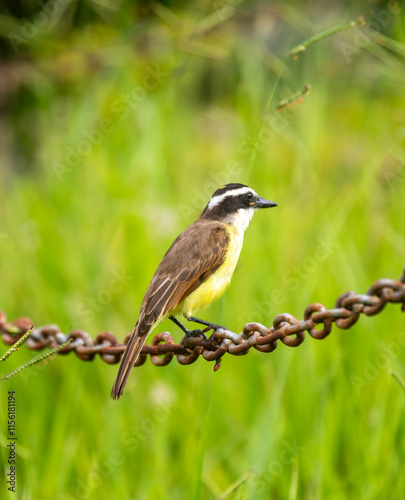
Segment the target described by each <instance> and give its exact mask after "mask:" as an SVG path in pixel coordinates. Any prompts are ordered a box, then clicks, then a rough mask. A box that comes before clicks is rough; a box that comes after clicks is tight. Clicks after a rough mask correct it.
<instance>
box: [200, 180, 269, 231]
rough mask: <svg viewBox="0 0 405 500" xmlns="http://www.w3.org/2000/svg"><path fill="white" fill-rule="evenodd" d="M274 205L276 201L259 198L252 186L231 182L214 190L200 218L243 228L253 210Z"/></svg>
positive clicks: (245, 226)
mask: <svg viewBox="0 0 405 500" xmlns="http://www.w3.org/2000/svg"><path fill="white" fill-rule="evenodd" d="M276 206H277V203H274V201H270V200H266V199H265V198H261V197H260V196H259V195H258V194H257V193H256V191H254V190H253V189H252V188H250V187H248V186H245V185H244V184H237V183H232V184H226V185H225V186H222V187H220V188H219V189H217V190H216V191H215V193H214V194H213V195H212V197H211V199H210V201H209V202H208V205H207V206H206V207H205V208H204V211H203V213H202V214H201V217H200V218H202V219H209V220H217V221H220V222H225V223H228V224H232V225H234V226H236V227H238V228H240V229H243V230H245V229H246V228H247V226H248V225H249V222H250V220H251V219H252V217H253V214H254V212H255V210H257V209H258V208H271V207H276Z"/></svg>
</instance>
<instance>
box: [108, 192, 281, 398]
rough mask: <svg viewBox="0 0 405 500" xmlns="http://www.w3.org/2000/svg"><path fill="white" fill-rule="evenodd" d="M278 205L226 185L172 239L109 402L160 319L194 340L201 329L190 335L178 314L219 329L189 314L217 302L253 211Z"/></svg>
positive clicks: (240, 246)
mask: <svg viewBox="0 0 405 500" xmlns="http://www.w3.org/2000/svg"><path fill="white" fill-rule="evenodd" d="M276 206H277V203H274V202H272V201H269V200H265V199H264V198H260V196H258V195H257V193H256V192H255V191H253V189H251V188H249V187H248V186H245V185H244V184H236V183H234V184H227V185H225V186H222V187H221V188H219V189H217V190H216V191H215V193H214V194H213V195H212V197H211V199H210V201H209V203H208V205H207V206H206V207H205V209H204V211H203V212H202V214H201V215H200V217H199V218H198V219H197V220H196V221H195V222H193V224H191V225H190V226H189V227H188V228H187V229H186V230H184V231H183V232H182V233H181V234H180V235H179V236H178V237H177V238H176V239H175V240H174V242H173V243H172V245H171V247H170V248H169V250H168V251H167V252H166V254H165V256H164V257H163V259H162V261H161V262H160V264H159V266H158V268H157V269H156V272H155V274H154V276H153V278H152V281H151V282H150V284H149V286H148V288H147V290H146V293H145V297H144V299H143V301H142V305H141V310H140V312H139V318H138V322H137V324H136V326H135V328H134V331H133V333H132V335H131V337H130V339H129V341H128V344H127V345H126V348H125V352H124V355H123V357H122V360H121V364H120V367H119V369H118V373H117V377H116V379H115V382H114V386H113V388H112V391H111V397H112V398H114V399H116V398H119V397H120V396H121V395H122V393H123V390H124V387H125V385H126V383H127V380H128V377H129V374H130V372H131V370H132V368H133V366H134V364H135V362H136V360H137V359H138V356H139V353H140V351H141V349H142V346H143V345H144V343H145V340H146V337H147V336H148V335H149V333H151V332H152V330H153V329H154V328H156V327H157V326H158V324H159V323H160V322H161V321H163V320H164V319H166V318H170V319H171V320H172V321H173V322H174V323H176V324H177V325H178V326H179V327H180V328H181V329H182V330H183V331H184V332H185V333H186V335H198V334H201V330H194V331H190V330H188V329H187V328H186V327H185V326H184V325H182V323H180V322H179V321H178V320H177V319H176V318H175V316H176V315H181V314H182V315H183V316H184V317H185V318H186V319H187V320H188V321H192V322H194V323H199V324H202V325H204V326H205V327H209V328H212V329H214V330H215V329H216V328H219V325H217V324H215V323H210V322H208V321H204V320H201V319H198V318H195V317H194V316H193V314H194V313H195V312H196V311H198V310H200V309H202V308H203V307H206V306H208V305H209V304H211V302H213V301H214V300H215V299H217V298H218V297H220V296H221V295H222V293H223V292H224V291H225V288H226V287H227V286H228V284H229V282H230V280H231V278H232V274H233V272H234V270H235V266H236V264H237V262H238V258H239V254H240V251H241V249H242V243H243V235H244V232H245V230H246V228H247V227H248V225H249V222H250V220H251V219H252V217H253V214H254V212H255V210H256V209H258V208H268V207H276Z"/></svg>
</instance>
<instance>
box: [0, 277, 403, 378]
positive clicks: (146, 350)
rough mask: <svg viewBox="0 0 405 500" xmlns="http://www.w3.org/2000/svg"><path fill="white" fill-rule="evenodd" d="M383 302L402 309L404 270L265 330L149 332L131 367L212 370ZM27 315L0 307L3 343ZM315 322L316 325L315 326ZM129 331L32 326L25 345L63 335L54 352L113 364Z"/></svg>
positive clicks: (54, 341) (318, 333)
mask: <svg viewBox="0 0 405 500" xmlns="http://www.w3.org/2000/svg"><path fill="white" fill-rule="evenodd" d="M388 302H391V303H394V304H396V303H400V304H402V308H401V310H402V312H405V269H404V274H403V275H402V277H401V278H400V279H399V280H398V281H396V280H393V279H380V280H378V281H376V282H375V283H374V284H373V285H372V286H371V287H370V289H369V290H368V292H367V293H366V294H365V295H359V294H356V293H355V292H346V293H343V294H342V295H340V296H339V297H338V299H337V301H336V304H335V307H334V308H333V309H326V307H325V306H324V305H323V304H320V303H318V302H317V303H314V304H311V305H309V306H308V307H307V308H306V309H305V311H304V319H303V320H301V321H298V319H296V318H295V317H294V316H292V315H291V314H288V313H283V314H278V315H277V316H276V317H275V318H274V320H273V326H272V327H271V328H267V327H265V326H263V325H261V324H260V323H247V324H246V325H245V326H244V327H243V331H242V333H240V334H237V333H234V332H231V331H229V330H225V329H219V330H216V331H215V332H214V334H213V335H212V338H211V339H210V340H207V339H205V338H203V337H202V336H200V337H189V338H186V337H183V339H182V340H181V342H180V344H175V343H174V340H173V337H172V336H171V335H170V333H168V332H162V333H159V334H158V335H155V336H154V337H153V339H152V342H151V344H150V345H145V346H144V347H143V349H142V352H141V355H140V356H139V358H138V361H137V362H136V365H135V366H140V365H143V364H144V363H145V361H146V358H147V356H148V355H149V356H150V359H151V361H152V363H153V364H154V365H156V366H165V365H167V364H169V363H170V361H171V360H172V358H173V356H174V355H176V357H177V361H178V362H179V363H180V364H182V365H189V364H191V363H194V362H195V361H196V360H197V358H198V357H199V356H202V357H203V358H204V359H205V360H207V361H216V365H215V368H214V369H215V370H217V369H218V368H219V366H220V362H221V358H222V356H223V355H224V354H225V353H227V352H228V353H229V354H233V355H234V356H240V355H242V354H246V353H247V352H248V351H249V349H250V348H251V347H254V348H255V349H257V350H258V351H260V352H272V351H274V350H275V349H276V348H277V345H278V341H279V340H280V341H281V342H282V343H283V344H285V345H287V346H290V347H296V346H298V345H300V344H302V342H304V340H305V332H308V333H309V335H310V336H311V337H312V338H314V339H324V338H325V337H327V336H328V335H329V334H330V332H331V330H332V325H333V323H335V324H336V326H337V327H338V328H342V329H348V328H351V327H352V326H353V325H354V324H355V323H356V322H357V320H358V319H359V317H360V314H365V315H366V316H373V315H374V314H378V313H379V312H381V311H382V310H383V309H384V307H385V306H386V304H387V303H388ZM32 324H33V323H32V321H31V320H30V319H29V318H18V319H16V320H14V321H12V322H10V323H9V322H7V318H6V315H5V313H4V312H2V311H0V333H1V335H2V338H3V342H4V343H6V344H8V345H12V344H14V343H15V342H17V340H18V339H19V338H20V337H21V336H22V335H24V333H26V332H27V331H28V330H29V329H30V328H31V327H32ZM319 326H321V327H322V328H321V329H318V328H316V327H319ZM130 335H131V334H128V335H127V336H126V337H125V340H124V344H120V343H119V342H118V340H117V339H116V337H115V336H114V335H113V334H112V333H109V332H101V333H100V334H99V335H97V337H96V338H95V340H93V339H92V338H91V337H90V335H89V334H88V333H86V332H85V331H83V330H73V331H72V332H71V333H69V334H64V333H62V332H61V331H60V329H59V328H58V327H57V326H56V325H48V326H42V327H38V328H33V329H32V333H31V335H30V336H29V337H28V340H27V342H26V345H27V347H28V348H29V349H32V350H39V349H43V348H45V347H49V348H51V349H53V348H55V347H57V346H60V345H61V344H63V343H65V342H67V341H68V340H69V339H73V341H72V342H71V343H70V344H69V345H68V346H66V347H64V348H63V349H61V350H60V351H59V353H58V354H68V353H69V352H71V351H75V353H76V354H77V356H78V357H79V358H80V359H82V360H83V361H92V360H93V359H94V356H95V355H96V354H98V355H99V356H100V357H101V359H102V360H103V361H104V362H106V363H108V364H115V363H119V361H120V358H121V355H122V354H123V352H124V350H125V345H126V343H127V342H128V340H129V337H130Z"/></svg>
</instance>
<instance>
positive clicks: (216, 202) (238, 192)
mask: <svg viewBox="0 0 405 500" xmlns="http://www.w3.org/2000/svg"><path fill="white" fill-rule="evenodd" d="M247 193H252V194H254V195H256V196H257V193H255V192H254V191H253V189H252V188H250V187H243V188H239V189H232V190H231V191H226V192H225V193H223V194H219V195H217V196H214V197H213V198H211V199H210V201H209V203H208V207H207V208H208V210H209V209H210V208H213V207H215V206H217V205H219V204H220V203H221V202H222V201H223V200H224V199H225V198H229V197H230V196H232V197H234V196H239V195H241V194H247Z"/></svg>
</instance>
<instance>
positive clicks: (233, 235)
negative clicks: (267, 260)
mask: <svg viewBox="0 0 405 500" xmlns="http://www.w3.org/2000/svg"><path fill="white" fill-rule="evenodd" d="M226 232H227V233H228V236H229V245H228V250H227V252H226V255H225V260H224V263H223V264H222V265H221V267H219V268H218V269H217V270H216V271H215V273H214V274H212V275H211V276H210V277H209V278H208V279H207V281H205V282H204V283H202V284H201V285H200V286H199V287H198V288H197V289H196V290H195V291H194V292H193V293H191V294H190V295H189V296H188V297H187V298H186V299H185V300H184V301H183V302H182V303H181V304H179V306H178V308H177V310H176V313H181V314H184V315H186V316H191V315H193V314H194V313H195V312H196V311H198V310H200V309H202V308H203V307H207V306H208V305H210V304H211V302H213V301H214V300H216V299H218V298H219V297H220V296H221V295H222V294H223V293H224V291H225V288H226V287H227V286H228V285H229V282H230V281H231V278H232V275H233V272H234V270H235V267H236V264H237V262H238V259H239V254H240V251H241V250H242V243H243V231H240V230H238V228H236V227H234V226H232V225H228V224H226Z"/></svg>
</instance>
